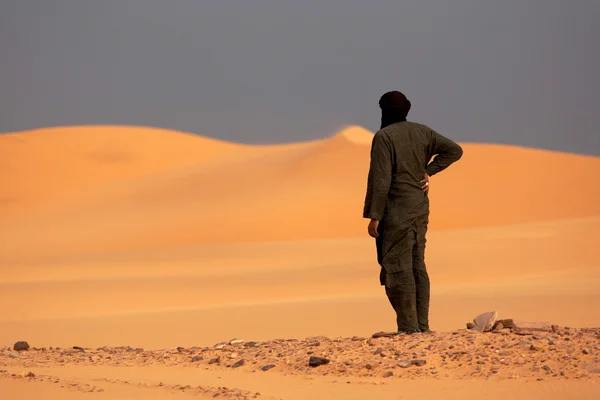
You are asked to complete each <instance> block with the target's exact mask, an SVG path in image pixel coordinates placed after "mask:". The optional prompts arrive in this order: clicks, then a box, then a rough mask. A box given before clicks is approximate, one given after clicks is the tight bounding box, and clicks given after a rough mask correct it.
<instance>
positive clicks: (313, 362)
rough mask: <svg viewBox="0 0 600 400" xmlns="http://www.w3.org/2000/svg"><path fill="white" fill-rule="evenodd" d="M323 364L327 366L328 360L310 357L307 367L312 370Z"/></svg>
mask: <svg viewBox="0 0 600 400" xmlns="http://www.w3.org/2000/svg"><path fill="white" fill-rule="evenodd" d="M325 364H329V360H328V359H327V358H324V357H317V356H310V359H309V360H308V365H309V366H311V367H313V368H314V367H318V366H320V365H325Z"/></svg>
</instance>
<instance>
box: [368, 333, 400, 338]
mask: <svg viewBox="0 0 600 400" xmlns="http://www.w3.org/2000/svg"><path fill="white" fill-rule="evenodd" d="M397 335H398V332H375V333H374V334H373V335H372V336H371V337H372V338H373V339H377V338H382V337H393V336H397Z"/></svg>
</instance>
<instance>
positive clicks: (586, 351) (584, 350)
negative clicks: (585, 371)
mask: <svg viewBox="0 0 600 400" xmlns="http://www.w3.org/2000/svg"><path fill="white" fill-rule="evenodd" d="M581 352H582V353H583V354H590V352H589V351H588V350H587V349H583V350H581Z"/></svg>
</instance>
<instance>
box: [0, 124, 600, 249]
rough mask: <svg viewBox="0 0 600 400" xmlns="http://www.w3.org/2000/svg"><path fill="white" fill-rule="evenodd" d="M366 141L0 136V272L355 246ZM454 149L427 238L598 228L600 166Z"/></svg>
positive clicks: (599, 162) (493, 149)
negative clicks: (45, 261)
mask: <svg viewBox="0 0 600 400" xmlns="http://www.w3.org/2000/svg"><path fill="white" fill-rule="evenodd" d="M103 129H104V130H103ZM84 137H85V138H86V139H82V138H84ZM88 137H89V138H90V139H89V140H88V139H87V138H88ZM371 137H372V134H371V133H370V132H368V131H365V130H364V129H362V128H359V127H350V128H347V129H345V130H343V131H341V132H340V133H338V134H336V135H334V136H333V137H331V138H329V139H325V140H320V141H314V142H307V143H299V144H296V145H286V146H239V145H235V144H231V143H225V142H218V141H214V140H210V139H206V138H203V137H197V136H192V135H185V134H181V133H175V132H168V131H162V130H142V129H134V128H124V127H121V128H112V127H108V128H101V127H95V128H93V129H92V128H79V130H78V129H77V128H68V129H67V128H65V130H64V131H61V130H59V129H57V130H55V131H49V132H45V131H44V132H27V133H20V134H16V135H9V137H4V138H2V137H0V139H3V140H4V142H9V143H11V146H7V147H3V148H4V149H8V150H5V151H8V154H10V155H11V157H3V158H4V159H6V160H9V161H8V166H9V170H10V171H13V173H12V174H10V176H11V177H12V178H9V179H8V184H7V185H6V186H5V187H4V189H3V190H4V194H3V198H4V199H5V202H4V203H5V204H4V205H3V206H2V207H0V208H1V209H2V212H3V215H4V216H3V218H6V220H7V221H9V222H7V224H6V229H4V230H3V231H2V237H0V239H2V240H1V242H2V243H3V245H2V248H0V259H4V260H9V259H10V260H14V259H15V258H18V257H25V256H26V255H27V256H28V253H29V252H28V250H27V249H28V248H30V247H31V246H34V247H35V248H36V249H37V254H38V255H40V256H43V255H50V254H54V255H57V254H66V253H73V254H90V253H98V252H111V251H126V250H132V249H147V248H157V247H161V246H162V247H173V246H187V245H194V244H200V243H219V242H220V243H231V242H246V241H250V242H255V241H285V240H299V239H309V238H334V237H353V236H360V235H363V234H364V230H365V227H364V225H365V222H364V221H363V220H362V218H361V214H362V204H363V199H364V190H365V186H366V175H367V171H368V163H369V148H370V147H369V142H370V138H371ZM75 138H77V139H75ZM17 142H18V144H15V143H17ZM463 147H464V150H465V154H464V156H463V159H461V161H460V162H459V163H457V164H456V165H455V166H453V167H452V168H450V169H449V170H447V171H444V172H443V173H442V174H440V175H438V176H435V177H433V178H432V186H431V193H430V197H431V201H432V221H431V229H457V228H470V227H477V226H497V225H502V224H513V223H523V222H535V221H545V220H558V219H565V218H579V217H586V216H596V215H600V201H598V195H597V185H593V184H591V183H592V182H595V181H596V176H597V175H598V174H600V158H594V157H586V156H580V155H574V154H562V153H556V152H549V151H541V150H533V149H524V148H518V147H513V146H496V145H482V144H464V145H463ZM14 148H17V149H19V151H14V152H13V149H14ZM53 153H55V154H53ZM40 154H44V155H45V156H44V158H40V157H39V156H40ZM48 154H53V155H52V156H48ZM4 162H5V164H6V163H7V161H4ZM55 163H57V165H58V166H56V167H55V166H54V164H55ZM38 171H44V173H43V174H41V175H39V174H37V172H38ZM16 177H20V178H19V179H17V178H16ZM75 188H76V190H75ZM38 192H39V193H38ZM73 193H76V195H72V194H73ZM69 194H71V197H69V196H68V195H69ZM6 199H19V200H18V201H17V200H14V201H13V202H12V203H11V202H10V201H8V202H7V200H6ZM49 199H53V201H52V202H50V201H49ZM44 202H45V203H44ZM36 203H37V204H38V206H39V207H38V208H37V209H36V208H34V207H33V206H32V205H33V204H36ZM15 207H21V209H22V210H27V213H26V214H25V215H23V214H19V213H15ZM8 216H11V217H12V218H9V217H8Z"/></svg>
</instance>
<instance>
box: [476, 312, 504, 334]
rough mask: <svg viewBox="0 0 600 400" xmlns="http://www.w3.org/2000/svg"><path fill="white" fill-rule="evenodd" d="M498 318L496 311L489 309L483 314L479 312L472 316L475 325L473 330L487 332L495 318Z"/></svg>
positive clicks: (492, 325)
mask: <svg viewBox="0 0 600 400" xmlns="http://www.w3.org/2000/svg"><path fill="white" fill-rule="evenodd" d="M497 319H498V313H496V311H490V312H486V313H483V314H479V315H478V316H476V317H475V318H473V322H474V323H475V327H474V328H473V330H476V331H478V332H489V331H491V330H492V328H493V327H494V324H495V323H496V320H497Z"/></svg>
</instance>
